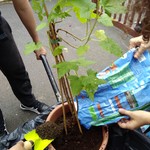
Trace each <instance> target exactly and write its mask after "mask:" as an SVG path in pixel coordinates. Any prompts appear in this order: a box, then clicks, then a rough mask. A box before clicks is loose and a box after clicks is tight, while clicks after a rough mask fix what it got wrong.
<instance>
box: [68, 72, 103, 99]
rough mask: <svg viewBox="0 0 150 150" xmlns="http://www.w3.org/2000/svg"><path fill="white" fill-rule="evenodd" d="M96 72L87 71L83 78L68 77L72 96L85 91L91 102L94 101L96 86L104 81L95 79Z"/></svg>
mask: <svg viewBox="0 0 150 150" xmlns="http://www.w3.org/2000/svg"><path fill="white" fill-rule="evenodd" d="M96 74H97V72H95V71H93V70H91V69H89V70H87V75H84V76H80V77H78V76H75V75H71V76H69V79H70V86H71V89H72V93H73V95H74V96H76V95H78V94H79V93H80V91H81V90H85V91H86V92H87V94H88V95H89V98H90V99H91V100H93V99H94V93H95V92H96V90H97V88H98V85H100V84H104V83H105V81H104V80H100V79H98V78H97V77H96Z"/></svg>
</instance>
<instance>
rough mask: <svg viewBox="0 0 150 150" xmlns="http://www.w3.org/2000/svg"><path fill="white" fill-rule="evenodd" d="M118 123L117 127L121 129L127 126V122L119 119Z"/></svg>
mask: <svg viewBox="0 0 150 150" xmlns="http://www.w3.org/2000/svg"><path fill="white" fill-rule="evenodd" d="M118 125H119V127H121V128H123V129H126V128H127V124H126V123H124V122H121V121H119V122H118Z"/></svg>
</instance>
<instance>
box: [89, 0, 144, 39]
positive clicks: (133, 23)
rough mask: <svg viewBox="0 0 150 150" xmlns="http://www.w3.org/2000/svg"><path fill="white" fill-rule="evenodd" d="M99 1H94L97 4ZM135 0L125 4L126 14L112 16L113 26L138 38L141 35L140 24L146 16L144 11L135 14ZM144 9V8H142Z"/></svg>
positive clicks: (127, 0)
mask: <svg viewBox="0 0 150 150" xmlns="http://www.w3.org/2000/svg"><path fill="white" fill-rule="evenodd" d="M96 1H97V0H92V2H94V3H96ZM133 2H134V0H126V1H125V3H124V4H123V5H124V6H126V7H127V8H128V10H130V11H127V13H126V14H112V18H113V24H114V26H116V27H118V28H119V29H121V30H123V31H124V32H125V33H127V34H130V35H132V36H138V35H139V34H140V24H141V21H142V18H143V15H144V11H143V10H142V9H140V10H141V11H139V12H135V11H134V9H133V8H134V5H133ZM141 7H142V6H141Z"/></svg>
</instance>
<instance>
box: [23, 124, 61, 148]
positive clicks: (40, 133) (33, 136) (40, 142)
mask: <svg viewBox="0 0 150 150" xmlns="http://www.w3.org/2000/svg"><path fill="white" fill-rule="evenodd" d="M62 130H63V127H61V126H58V125H57V124H56V123H54V122H50V121H48V122H45V123H43V124H41V125H39V126H38V127H36V129H34V130H32V131H30V132H28V133H27V134H25V135H24V138H25V140H26V141H25V142H24V148H25V149H26V150H31V149H32V147H33V146H34V150H44V149H45V148H46V147H47V146H48V145H49V144H50V143H51V142H52V141H53V140H54V139H55V138H56V137H58V136H59V135H60V134H61V133H62ZM27 141H28V142H27Z"/></svg>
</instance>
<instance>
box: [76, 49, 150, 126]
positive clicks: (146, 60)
mask: <svg viewBox="0 0 150 150" xmlns="http://www.w3.org/2000/svg"><path fill="white" fill-rule="evenodd" d="M135 51H136V49H135V48H134V49H131V50H130V51H128V52H127V53H125V54H124V55H123V57H121V58H119V59H118V60H116V61H115V62H114V63H112V65H110V66H109V67H107V68H105V69H104V70H103V71H101V72H99V73H98V74H97V78H99V79H104V80H106V83H105V84H102V85H99V87H98V89H97V91H96V92H95V95H94V100H91V99H89V97H88V95H87V93H86V91H82V92H81V94H80V95H79V96H78V118H79V120H80V122H81V124H82V125H83V126H85V127H86V128H90V127H91V126H100V125H106V124H111V123H116V122H118V121H119V120H120V119H121V118H127V116H123V115H121V114H119V112H118V109H119V108H125V109H127V110H133V111H134V110H147V109H148V107H149V106H150V55H149V52H148V51H145V52H144V53H143V54H142V56H141V57H140V58H139V59H135V58H134V57H133V55H134V53H135Z"/></svg>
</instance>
